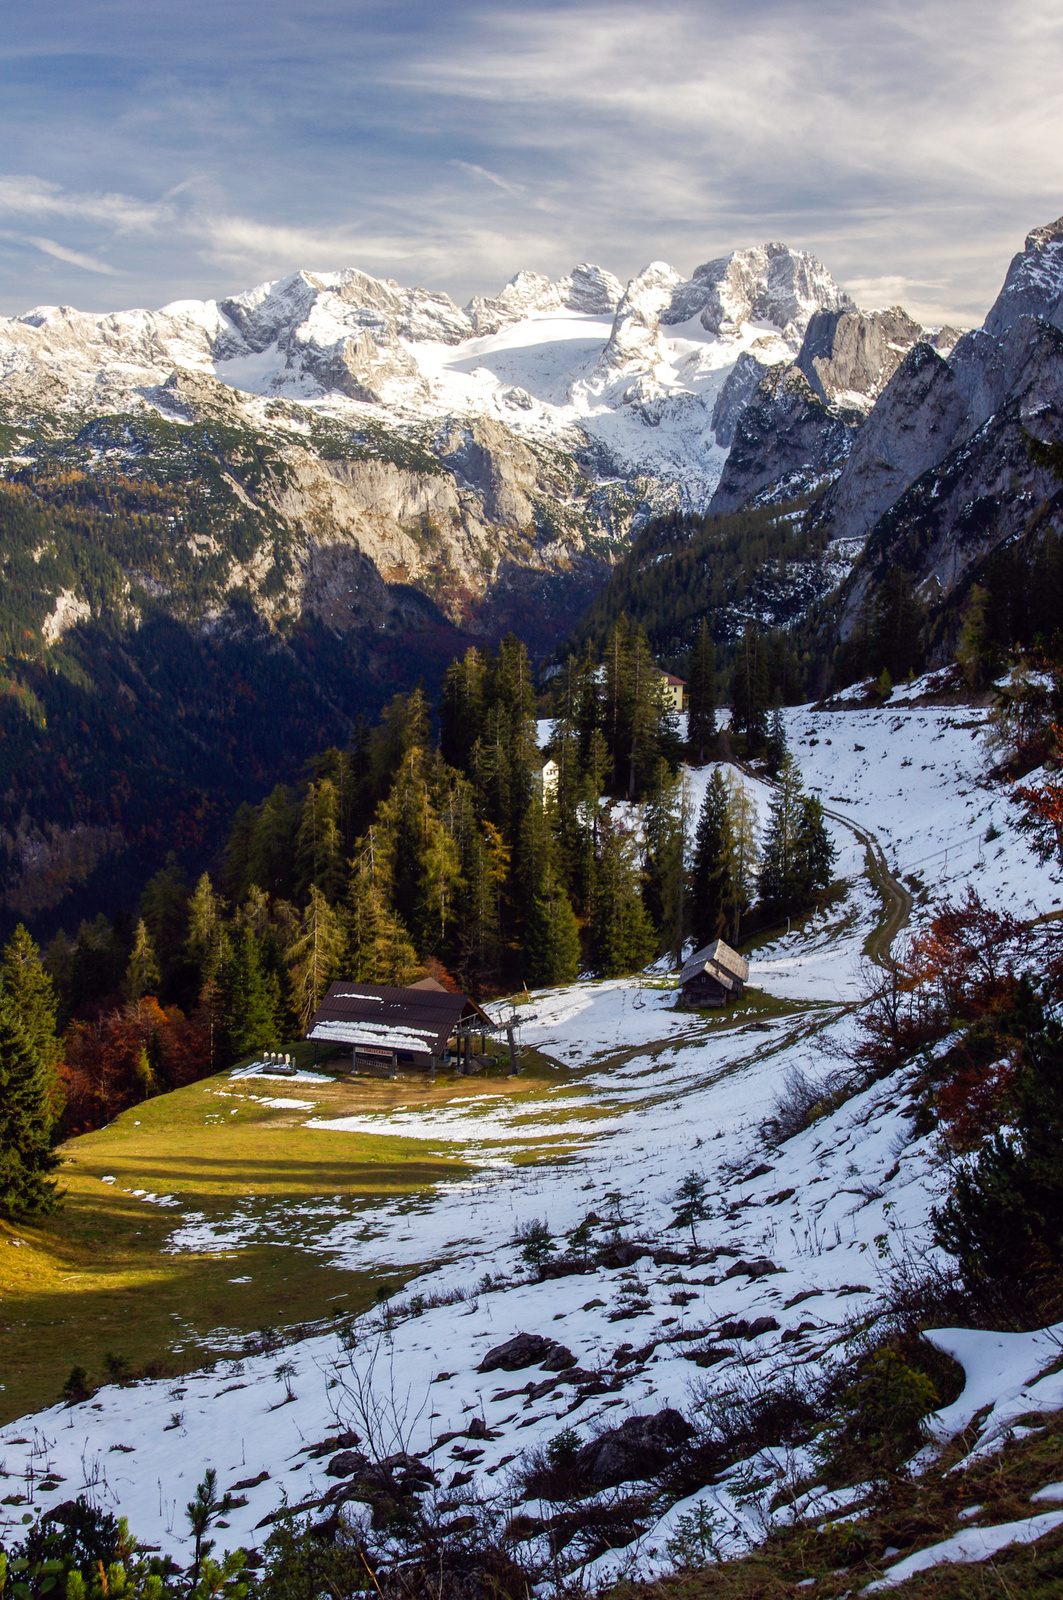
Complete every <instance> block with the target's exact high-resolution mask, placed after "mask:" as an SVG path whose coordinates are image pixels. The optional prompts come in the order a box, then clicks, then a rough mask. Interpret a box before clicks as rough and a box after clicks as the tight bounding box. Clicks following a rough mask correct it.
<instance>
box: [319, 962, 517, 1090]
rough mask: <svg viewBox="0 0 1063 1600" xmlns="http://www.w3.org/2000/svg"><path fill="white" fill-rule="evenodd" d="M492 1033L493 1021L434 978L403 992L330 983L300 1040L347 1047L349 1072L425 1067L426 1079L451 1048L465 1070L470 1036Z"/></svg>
mask: <svg viewBox="0 0 1063 1600" xmlns="http://www.w3.org/2000/svg"><path fill="white" fill-rule="evenodd" d="M481 1027H482V1029H483V1031H484V1032H485V1033H493V1032H495V1030H496V1025H495V1023H494V1022H493V1020H492V1019H491V1018H490V1017H489V1016H488V1015H487V1013H486V1012H485V1011H483V1010H482V1009H481V1008H480V1006H478V1005H477V1004H476V1001H475V1000H470V999H469V997H468V995H464V994H451V993H450V991H449V990H448V989H444V988H443V985H442V984H441V983H437V982H436V980H435V979H434V978H422V979H421V981H420V983H415V984H412V985H411V986H410V987H409V988H408V989H393V988H389V987H388V986H386V985H384V984H378V983H358V982H355V981H353V980H351V979H348V980H347V981H346V982H343V981H341V982H339V983H334V984H332V985H331V987H330V988H329V991H328V993H327V994H326V995H325V998H324V999H323V1000H322V1002H321V1004H320V1006H319V1007H318V1008H317V1010H316V1011H315V1012H314V1015H313V1016H312V1017H311V1019H310V1026H309V1027H308V1028H307V1030H306V1037H307V1038H308V1039H312V1040H314V1042H315V1043H318V1042H322V1043H326V1042H327V1043H329V1044H341V1045H349V1046H350V1050H351V1058H352V1059H351V1069H352V1070H353V1071H355V1072H381V1071H383V1072H385V1073H387V1074H388V1076H390V1077H394V1076H395V1074H396V1072H397V1071H398V1069H399V1068H400V1067H427V1068H428V1069H429V1070H430V1071H431V1072H432V1073H434V1072H435V1070H436V1067H437V1066H441V1065H442V1064H443V1062H444V1061H447V1060H448V1059H449V1046H450V1041H451V1040H452V1039H453V1040H454V1041H455V1044H456V1047H457V1048H456V1054H457V1061H458V1070H459V1071H460V1070H461V1063H462V1055H463V1053H464V1056H465V1064H466V1066H467V1065H468V1055H469V1045H470V1033H471V1032H473V1031H478V1030H479V1028H481Z"/></svg>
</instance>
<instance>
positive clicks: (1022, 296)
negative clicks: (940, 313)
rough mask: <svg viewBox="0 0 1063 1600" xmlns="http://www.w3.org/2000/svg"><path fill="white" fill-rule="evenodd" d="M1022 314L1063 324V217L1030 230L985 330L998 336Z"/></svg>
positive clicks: (990, 313)
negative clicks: (1062, 320)
mask: <svg viewBox="0 0 1063 1600" xmlns="http://www.w3.org/2000/svg"><path fill="white" fill-rule="evenodd" d="M1019 317H1043V318H1044V320H1045V321H1046V322H1053V323H1055V324H1056V326H1057V327H1059V326H1061V325H1063V323H1061V317H1063V217H1060V218H1059V219H1058V221H1056V222H1050V223H1048V224H1046V226H1045V227H1043V228H1035V229H1034V230H1033V232H1032V233H1030V234H1027V236H1026V243H1025V245H1024V247H1023V249H1022V250H1021V251H1020V252H1019V254H1018V255H1017V256H1015V257H1014V258H1013V260H1012V263H1011V265H1010V267H1009V268H1008V273H1007V277H1006V278H1005V279H1004V286H1003V288H1002V289H1001V291H1000V293H999V295H998V296H997V298H996V300H995V302H994V304H993V306H992V309H991V310H990V312H989V315H988V316H987V317H986V319H985V324H984V326H985V331H986V332H987V333H989V334H992V335H993V337H994V338H999V337H1000V335H1001V334H1003V333H1004V332H1006V330H1007V329H1008V328H1010V327H1011V325H1012V323H1013V322H1015V321H1017V320H1018V318H1019Z"/></svg>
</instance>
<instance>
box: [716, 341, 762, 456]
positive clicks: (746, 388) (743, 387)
mask: <svg viewBox="0 0 1063 1600" xmlns="http://www.w3.org/2000/svg"><path fill="white" fill-rule="evenodd" d="M764 373H765V367H764V365H763V363H762V362H760V361H758V360H757V358H756V356H754V355H751V354H750V352H749V351H748V350H743V351H742V354H741V355H740V356H739V358H738V360H737V361H736V362H735V364H734V366H733V367H732V368H731V370H730V372H729V373H728V374H727V380H726V382H725V383H724V386H723V388H722V389H721V390H720V392H719V394H718V395H717V397H716V404H715V405H714V406H713V408H712V431H713V433H715V435H716V443H717V444H719V445H723V446H724V447H725V448H728V449H729V448H730V446H731V445H732V444H734V437H735V433H736V432H737V429H738V419H739V418H740V417H741V415H742V412H743V411H744V410H745V409H746V406H747V405H748V404H749V402H750V400H751V399H752V398H753V395H754V393H755V392H756V389H757V386H758V384H759V383H760V380H761V379H762V378H763V376H764Z"/></svg>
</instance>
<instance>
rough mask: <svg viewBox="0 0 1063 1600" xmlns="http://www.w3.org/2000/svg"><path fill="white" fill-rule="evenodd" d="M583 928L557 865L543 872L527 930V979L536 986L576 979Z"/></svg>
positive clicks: (543, 986) (525, 948)
mask: <svg viewBox="0 0 1063 1600" xmlns="http://www.w3.org/2000/svg"><path fill="white" fill-rule="evenodd" d="M579 957H580V947H579V929H578V927H577V926H576V916H575V912H574V911H573V910H572V905H571V903H570V901H569V898H568V895H567V894H566V893H565V891H564V889H563V887H562V886H561V884H560V882H559V881H558V878H557V875H556V873H555V871H554V869H553V868H552V867H551V868H548V869H547V871H546V872H545V873H544V875H543V879H542V882H541V884H540V886H539V889H538V892H537V893H536V895H535V897H534V899H533V900H532V903H531V910H530V911H529V913H528V920H527V923H526V925H525V930H524V979H525V982H526V983H528V984H531V985H532V986H533V987H535V988H545V987H547V986H548V985H552V984H557V983H573V982H574V981H575V979H576V976H577V974H578V972H579Z"/></svg>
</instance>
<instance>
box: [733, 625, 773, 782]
mask: <svg viewBox="0 0 1063 1600" xmlns="http://www.w3.org/2000/svg"><path fill="white" fill-rule="evenodd" d="M731 705H732V716H731V725H732V727H733V728H734V729H735V731H736V732H738V733H744V734H745V736H746V748H747V749H748V751H749V752H750V753H751V754H752V752H753V751H754V750H759V749H760V748H761V746H762V745H763V743H764V740H765V738H766V737H767V732H768V653H767V648H766V646H765V643H764V640H763V638H762V637H761V635H760V634H759V633H758V632H757V630H756V629H755V628H747V630H746V632H745V633H744V634H743V635H742V637H741V639H740V640H739V642H738V654H737V656H736V658H735V664H734V667H733V668H732V670H731Z"/></svg>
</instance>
